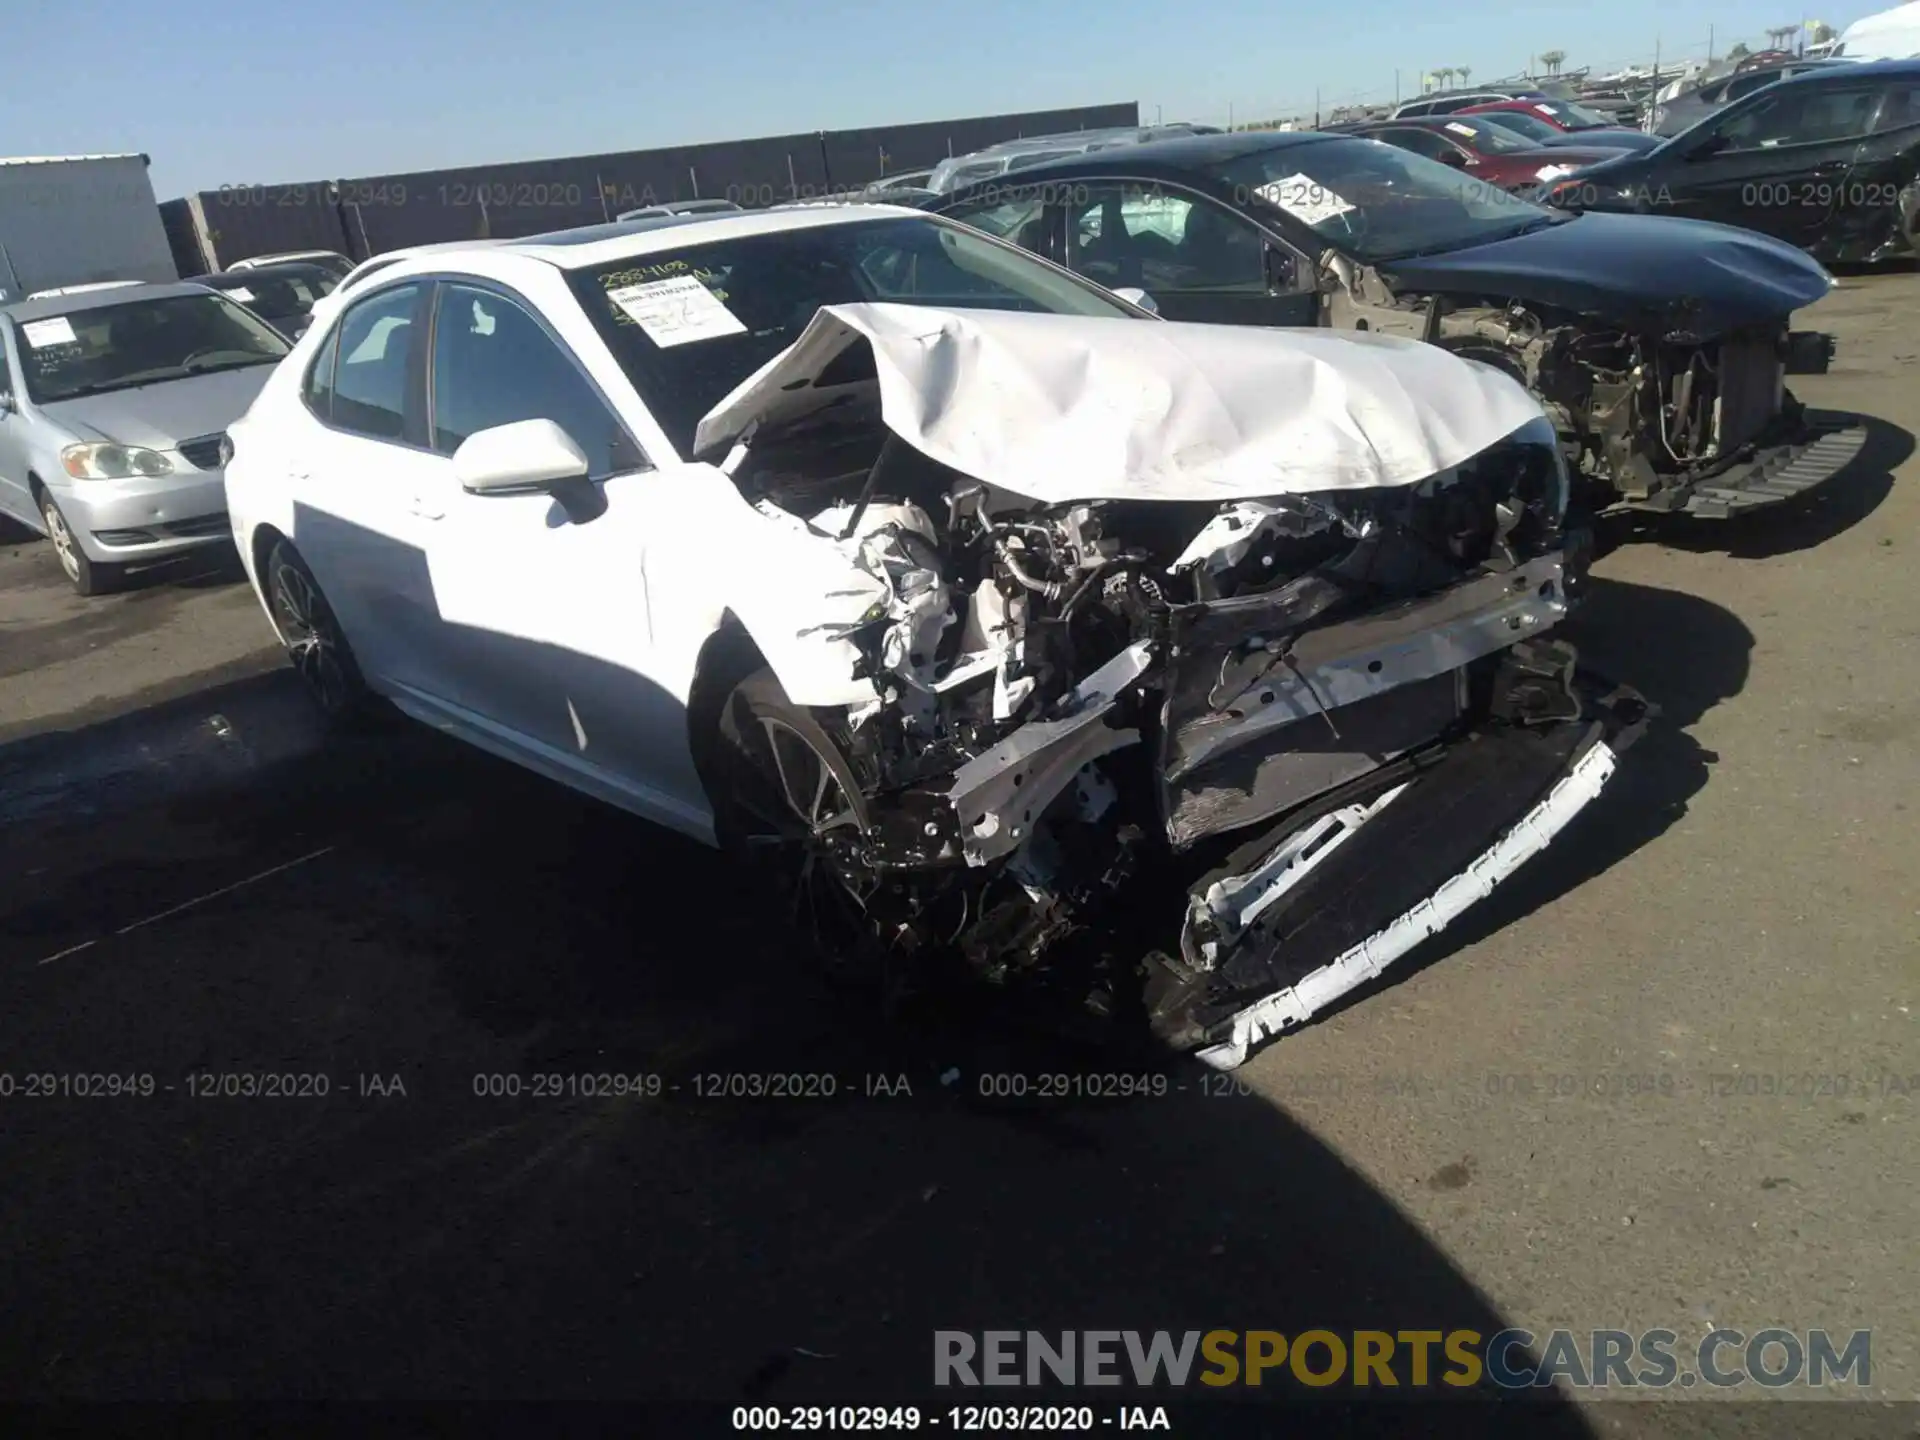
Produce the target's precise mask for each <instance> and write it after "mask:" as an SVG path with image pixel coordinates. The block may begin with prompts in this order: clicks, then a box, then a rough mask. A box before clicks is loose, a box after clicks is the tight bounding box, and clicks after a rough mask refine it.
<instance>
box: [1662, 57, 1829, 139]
mask: <svg viewBox="0 0 1920 1440" xmlns="http://www.w3.org/2000/svg"><path fill="white" fill-rule="evenodd" d="M1846 63H1847V62H1846V61H1844V60H1796V61H1793V62H1792V63H1790V64H1786V65H1774V66H1770V67H1768V68H1766V69H1761V70H1738V71H1735V72H1734V73H1733V74H1731V75H1727V76H1723V77H1722V78H1720V79H1718V80H1711V81H1708V82H1707V83H1706V84H1704V85H1701V86H1699V87H1698V88H1696V89H1693V90H1686V91H1682V92H1681V93H1680V94H1678V95H1676V96H1674V97H1673V99H1671V100H1664V101H1661V102H1660V103H1659V104H1658V105H1656V106H1654V108H1653V110H1652V112H1651V113H1650V114H1649V115H1648V117H1647V129H1648V130H1649V131H1650V132H1651V133H1652V134H1655V135H1666V136H1671V135H1678V134H1679V133H1680V132H1681V131H1683V130H1689V129H1691V128H1692V127H1694V126H1695V125H1698V124H1699V123H1700V122H1701V121H1702V120H1705V119H1706V118H1707V117H1708V116H1709V115H1712V114H1713V113H1714V112H1715V111H1718V110H1720V109H1723V108H1724V107H1726V106H1728V105H1731V104H1733V102H1734V101H1736V100H1744V99H1746V98H1747V96H1749V95H1753V94H1757V93H1758V92H1759V91H1761V90H1764V89H1766V88H1767V87H1768V86H1769V85H1776V84H1778V83H1779V82H1780V81H1782V80H1791V79H1793V78H1794V77H1795V76H1798V75H1807V74H1811V73H1813V72H1814V71H1817V70H1826V69H1831V68H1832V67H1833V66H1835V65H1844V64H1846Z"/></svg>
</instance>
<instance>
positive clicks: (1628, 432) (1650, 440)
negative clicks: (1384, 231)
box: [1326, 260, 1866, 519]
mask: <svg viewBox="0 0 1920 1440" xmlns="http://www.w3.org/2000/svg"><path fill="white" fill-rule="evenodd" d="M1327 285H1328V287H1329V293H1328V294H1327V296H1326V311H1327V319H1328V323H1330V324H1331V325H1333V326H1335V327H1336V328H1358V329H1365V330H1371V331H1373V332H1376V333H1381V334H1394V335H1403V336H1406V337H1408V338H1418V339H1422V340H1425V341H1428V342H1429V343H1432V344H1438V345H1442V346H1445V347H1446V348H1448V349H1451V350H1453V351H1454V352H1455V353H1457V354H1460V355H1462V356H1465V357H1467V358H1470V359H1478V360H1481V361H1484V362H1486V363H1489V364H1493V365H1496V366H1498V367H1500V368H1501V369H1503V370H1505V371H1507V372H1508V373H1509V374H1511V375H1512V376H1514V378H1516V379H1518V380H1520V381H1522V382H1523V383H1524V384H1525V385H1526V386H1527V388H1528V389H1529V390H1531V391H1532V392H1533V394H1534V396H1535V398H1536V399H1538V400H1539V401H1540V403H1541V404H1542V405H1543V406H1544V407H1545V409H1546V411H1547V413H1548V415H1550V416H1551V417H1552V418H1553V420H1554V424H1555V427H1556V429H1557V430H1558V431H1559V433H1560V438H1561V444H1562V446H1563V448H1564V450H1565V453H1566V455H1567V457H1568V461H1569V464H1570V465H1571V466H1572V468H1573V471H1574V475H1575V480H1576V484H1577V485H1578V487H1579V490H1580V494H1579V495H1578V496H1577V497H1576V498H1577V499H1578V500H1579V502H1580V508H1581V509H1583V510H1586V511H1588V512H1598V511H1602V510H1607V509H1610V508H1615V507H1619V508H1623V509H1635V510H1644V511H1656V512H1663V513H1685V514H1689V515H1694V516H1698V517H1700V518H1702V519H1725V518H1728V517H1730V516H1733V515H1737V514H1742V513H1746V512H1748V511H1752V510H1756V509H1761V508H1764V507H1766V506H1770V505H1775V504H1779V503H1781V502H1783V501H1786V500H1791V499H1794V498H1795V497H1797V496H1801V495H1804V494H1806V493H1808V492H1809V491H1812V490H1814V489H1816V488H1818V487H1819V486H1821V485H1823V484H1825V483H1826V482H1828V481H1829V480H1832V479H1833V478H1835V477H1836V476H1837V475H1839V474H1840V472H1841V471H1843V470H1844V469H1845V468H1846V467H1847V466H1848V465H1849V464H1850V463H1851V462H1852V461H1853V460H1854V459H1855V458H1856V457H1857V456H1858V455H1859V454H1860V451H1861V450H1862V448H1863V447H1864V445H1865V443H1866V427H1865V425H1864V424H1863V423H1861V422H1860V421H1859V420H1858V419H1857V418H1856V417H1851V416H1838V415H1823V414H1816V413H1814V412H1810V411H1808V410H1806V409H1805V408H1804V407H1803V406H1802V405H1801V404H1800V402H1799V401H1798V400H1796V399H1795V398H1794V396H1793V394H1792V393H1791V391H1790V390H1789V389H1788V387H1787V383H1786V380H1787V376H1789V375H1793V374H1807V373H1822V372H1824V371H1825V370H1826V368H1827V366H1828V364H1829V363H1830V361H1831V359H1832V354H1833V341H1832V337H1831V336H1828V335H1825V334H1822V333H1819V332H1815V331H1797V330H1793V329H1791V328H1790V316H1789V315H1788V314H1785V313H1782V314H1780V315H1778V316H1777V317H1774V318H1769V319H1764V320H1751V319H1749V320H1746V321H1745V322H1744V323H1740V324H1723V323H1719V321H1718V320H1717V318H1715V317H1707V318H1709V319H1710V320H1711V322H1712V323H1706V324H1701V323H1699V320H1700V318H1701V317H1697V316H1696V317H1695V318H1693V319H1691V320H1690V319H1689V318H1688V316H1687V315H1686V314H1685V313H1684V307H1679V308H1676V310H1675V312H1674V313H1673V314H1670V315H1667V316H1666V317H1665V318H1664V319H1663V320H1660V321H1658V322H1657V323H1656V322H1655V321H1654V319H1653V317H1652V316H1651V315H1650V314H1649V313H1647V311H1646V308H1645V307H1644V306H1642V307H1628V306H1624V305H1613V306H1610V307H1609V308H1608V309H1607V310H1599V309H1594V310H1582V309H1573V308H1562V307H1556V306H1554V305H1550V304H1545V303H1538V302H1532V301H1521V300H1514V299H1504V298H1500V297H1499V296H1497V295H1473V294H1435V293H1430V292H1426V291H1423V290H1419V289H1416V288H1413V287H1411V286H1402V287H1396V286H1394V285H1392V284H1390V283H1389V282H1388V281H1387V280H1386V278H1385V277H1384V276H1382V275H1381V274H1380V272H1379V271H1377V270H1375V269H1373V268H1371V267H1367V266H1362V265H1356V264H1353V263H1352V262H1349V261H1345V260H1335V261H1333V262H1330V265H1329V274H1328V277H1327ZM1595 303H1596V305H1597V304H1598V300H1596V302H1595ZM1616 309H1617V310H1619V311H1621V312H1622V313H1623V314H1624V313H1625V312H1627V311H1628V310H1629V309H1632V311H1633V318H1632V319H1631V320H1626V319H1617V318H1615V319H1610V318H1607V317H1608V315H1609V314H1610V313H1611V312H1612V310H1616Z"/></svg>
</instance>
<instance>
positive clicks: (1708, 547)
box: [1595, 415, 1914, 560]
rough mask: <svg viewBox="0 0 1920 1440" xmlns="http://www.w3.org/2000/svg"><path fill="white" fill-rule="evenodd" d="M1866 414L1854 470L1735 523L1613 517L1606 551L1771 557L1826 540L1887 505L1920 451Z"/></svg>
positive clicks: (1601, 528)
mask: <svg viewBox="0 0 1920 1440" xmlns="http://www.w3.org/2000/svg"><path fill="white" fill-rule="evenodd" d="M1860 418H1861V419H1862V420H1863V421H1865V423H1866V427H1867V440H1866V444H1865V445H1864V446H1862V447H1861V450H1860V453H1859V454H1858V455H1856V456H1855V457H1854V458H1853V461H1852V463H1850V464H1849V465H1848V466H1847V468H1846V469H1844V470H1842V471H1841V472H1840V473H1839V474H1838V475H1836V476H1834V477H1833V479H1831V480H1829V481H1828V482H1827V483H1826V484H1825V485H1822V486H1820V487H1819V489H1817V490H1814V491H1812V492H1810V493H1808V494H1806V495H1802V496H1800V497H1799V498H1797V499H1794V500H1787V501H1783V502H1782V503H1781V504H1778V505H1773V506H1770V507H1768V508H1767V509H1765V510H1758V511H1755V512H1754V513H1752V514H1750V515H1741V516H1737V517H1735V518H1734V519H1731V520H1698V519H1694V518H1691V517H1689V516H1686V515H1649V514H1642V513H1639V512H1635V511H1626V512H1623V513H1620V514H1614V515H1607V516H1604V517H1602V519H1601V521H1600V523H1599V524H1598V525H1597V526H1595V541H1596V549H1597V550H1598V553H1600V554H1602V555H1604V554H1606V553H1607V552H1608V551H1610V550H1615V549H1618V548H1619V547H1620V546H1621V545H1623V544H1627V543H1630V542H1632V541H1654V542H1656V543H1658V544H1661V545H1665V546H1667V547H1669V548H1670V549H1674V550H1686V551H1690V552H1694V553H1699V552H1703V551H1710V552H1724V553H1726V554H1728V555H1731V556H1732V557H1734V558H1735V559H1737V560H1764V559H1766V558H1767V557H1768V556H1771V555H1790V554H1792V553H1794V552H1795V551H1799V550H1811V549H1812V548H1814V547H1815V546H1817V545H1822V544H1825V543H1826V542H1827V541H1828V540H1831V539H1832V538H1833V537H1834V536H1836V535H1839V534H1841V533H1842V532H1844V531H1847V530H1851V529H1852V528H1853V527H1854V526H1855V525H1858V524H1859V523H1860V522H1861V521H1862V520H1865V519H1866V518H1867V517H1868V516H1870V515H1871V514H1873V512H1874V511H1875V510H1877V509H1879V508H1880V502H1881V501H1883V500H1885V499H1886V498H1887V496H1888V495H1889V494H1891V493H1892V491H1893V472H1894V471H1895V470H1897V469H1899V468H1900V466H1901V465H1903V464H1905V463H1906V460H1907V457H1908V456H1910V455H1912V454H1913V449H1914V439H1913V435H1912V434H1911V433H1910V432H1909V431H1907V430H1905V429H1903V428H1902V427H1900V426H1898V425H1895V424H1893V423H1891V422H1890V421H1886V420H1881V419H1878V418H1877V417H1875V416H1871V415H1864V416H1861V417H1860Z"/></svg>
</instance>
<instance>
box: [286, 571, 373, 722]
mask: <svg viewBox="0 0 1920 1440" xmlns="http://www.w3.org/2000/svg"><path fill="white" fill-rule="evenodd" d="M261 582H262V588H263V589H264V590H265V591H266V596H267V608H268V609H269V610H270V611H271V612H272V614H273V623H274V626H275V628H276V629H278V630H279V632H280V640H281V643H282V644H284V645H285V646H286V647H287V656H288V658H289V659H291V660H292V661H293V668H294V671H295V673H297V674H298V675H299V676H300V680H301V683H302V684H304V685H305V686H306V690H307V694H308V695H309V696H311V697H312V699H313V702H314V703H315V704H316V705H318V706H319V707H320V711H321V713H322V714H323V715H325V716H326V718H327V719H328V721H330V722H332V723H334V724H342V725H344V724H349V723H353V722H356V721H359V720H363V719H365V718H366V717H367V716H368V714H369V712H370V711H371V709H372V707H373V698H374V697H373V692H372V691H370V690H369V689H368V688H367V682H366V681H365V679H363V678H362V677H361V674H360V666H359V664H358V662H356V661H355V660H354V658H353V650H352V648H351V647H350V646H349V645H348V644H347V637H346V634H345V633H344V632H343V631H342V630H341V628H340V622H339V620H338V619H337V618H335V616H334V613H333V607H332V606H331V605H329V604H328V603H327V597H326V596H325V595H324V594H322V593H321V590H320V583H319V581H317V580H315V579H314V578H313V572H312V571H311V570H309V569H308V568H307V562H306V561H304V560H302V559H301V558H300V552H299V551H298V550H295V549H294V548H293V546H292V545H291V544H290V543H288V542H287V541H285V540H281V541H277V542H276V543H275V544H274V547H273V549H272V551H271V552H270V553H269V554H268V556H267V564H266V573H265V574H264V575H262V576H261Z"/></svg>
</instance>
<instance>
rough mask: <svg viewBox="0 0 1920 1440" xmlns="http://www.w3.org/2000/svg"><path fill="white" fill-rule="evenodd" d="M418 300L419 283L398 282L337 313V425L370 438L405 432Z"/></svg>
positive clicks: (395, 436) (387, 437) (334, 414)
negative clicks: (405, 283)
mask: <svg viewBox="0 0 1920 1440" xmlns="http://www.w3.org/2000/svg"><path fill="white" fill-rule="evenodd" d="M419 299H420V286H419V285H417V284H415V285H400V286H396V287H395V288H393V289H391V290H383V291H381V292H380V293H379V294H378V295H370V296H368V297H367V298H366V299H365V300H362V301H361V302H360V303H359V304H358V305H355V306H354V307H353V308H352V309H351V310H349V311H347V313H346V314H345V315H343V316H342V317H341V319H340V324H339V327H338V328H337V330H336V332H335V334H336V336H337V339H338V349H339V358H338V360H337V362H336V363H335V366H334V373H333V408H332V419H333V423H334V425H336V426H337V427H339V428H340V429H342V430H350V431H352V432H353V433H354V434H356V435H365V436H367V437H368V438H369V439H374V440H399V439H401V438H402V437H403V436H404V435H405V434H406V409H407V405H406V400H407V380H408V362H409V360H410V359H411V357H412V353H413V340H414V323H413V316H414V310H415V307H416V306H417V304H418V302H419Z"/></svg>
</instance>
